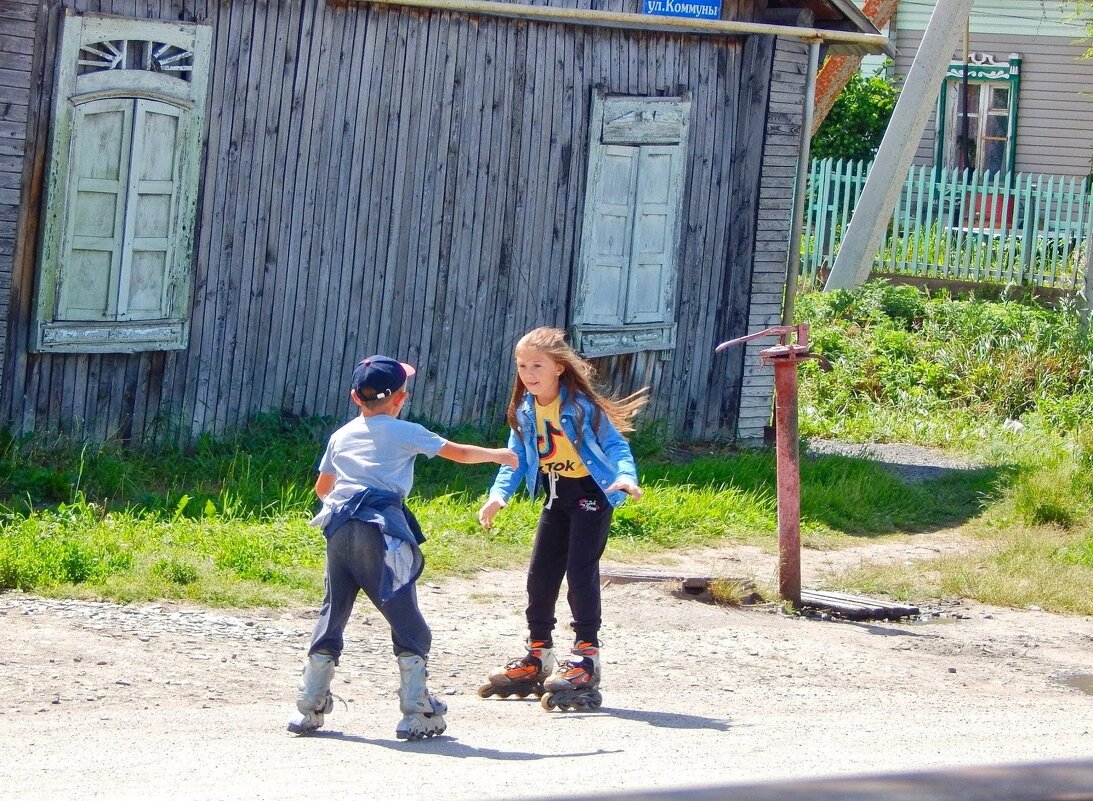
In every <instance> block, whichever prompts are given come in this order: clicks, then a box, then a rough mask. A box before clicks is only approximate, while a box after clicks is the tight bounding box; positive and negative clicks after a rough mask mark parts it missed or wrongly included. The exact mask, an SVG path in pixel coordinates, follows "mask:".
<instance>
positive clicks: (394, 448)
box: [311, 414, 448, 527]
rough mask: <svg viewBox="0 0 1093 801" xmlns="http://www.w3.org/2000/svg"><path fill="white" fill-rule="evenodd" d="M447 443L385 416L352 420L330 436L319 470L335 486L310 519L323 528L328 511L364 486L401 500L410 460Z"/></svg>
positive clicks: (410, 482) (409, 481) (409, 483)
mask: <svg viewBox="0 0 1093 801" xmlns="http://www.w3.org/2000/svg"><path fill="white" fill-rule="evenodd" d="M447 442H448V441H447V440H446V439H444V438H443V437H441V436H440V435H438V434H434V433H433V432H432V431H430V430H429V429H427V428H425V427H424V426H420V425H418V424H417V423H410V422H407V421H406V420H399V419H398V418H397V417H391V416H390V415H387V414H380V415H375V416H373V417H359V416H358V417H354V418H353V419H352V420H350V421H349V422H348V423H346V424H345V425H344V426H342V427H341V428H339V429H338V430H337V431H335V432H334V433H333V434H331V435H330V441H329V442H328V443H327V445H326V452H325V453H323V458H322V460H321V461H320V462H319V472H321V473H333V474H334V488H333V489H332V490H331V491H330V494H329V495H327V496H326V498H325V499H324V500H323V508H322V510H321V511H320V512H319V514H317V515H316V516H315V519H314V520H312V521H311V524H312V525H313V526H320V527H322V526H324V525H325V524H326V521H327V520H328V519H329V518H330V515H331V514H332V513H333V510H334V509H336V508H338V507H339V506H340V505H341V504H343V503H345V502H346V501H348V500H349V499H350V498H352V497H353V496H354V495H356V494H357V493H358V492H360V491H361V490H362V489H364V488H365V487H371V488H372V489H381V490H387V491H388V492H394V493H396V494H398V495H399V497H401V498H405V497H406V496H407V495H409V494H410V489H411V488H412V487H413V486H414V459H415V458H416V457H417V455H418V454H419V453H420V454H424V455H425V456H427V457H429V458H430V459H432V458H433V457H434V456H436V455H437V453H439V452H440V449H441V448H443V447H444V446H445V445H446V444H447Z"/></svg>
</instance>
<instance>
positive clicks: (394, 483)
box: [288, 356, 518, 740]
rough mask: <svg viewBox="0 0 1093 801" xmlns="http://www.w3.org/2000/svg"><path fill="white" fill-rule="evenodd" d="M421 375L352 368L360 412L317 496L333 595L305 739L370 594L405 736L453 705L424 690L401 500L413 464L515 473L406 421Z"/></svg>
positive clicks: (311, 673)
mask: <svg viewBox="0 0 1093 801" xmlns="http://www.w3.org/2000/svg"><path fill="white" fill-rule="evenodd" d="M414 372H415V370H414V368H413V367H411V366H410V365H408V364H403V363H401V362H398V361H396V360H394V359H391V358H388V357H386V356H371V357H369V358H367V359H365V360H364V361H362V362H361V363H360V364H358V365H357V367H356V369H355V370H354V371H353V384H352V387H351V389H350V392H349V397H350V398H351V399H352V400H353V402H354V403H355V404H357V406H358V407H360V414H359V415H358V416H357V417H356V418H354V419H353V420H352V421H350V422H349V423H346V424H345V425H344V426H342V427H341V428H339V429H338V430H337V431H335V432H334V433H333V434H332V435H331V437H330V441H329V443H328V444H327V446H326V452H325V453H324V454H323V458H322V461H321V462H320V463H319V478H318V480H316V482H315V494H316V495H318V496H319V499H320V500H321V501H322V502H323V506H322V509H321V510H320V512H319V513H318V514H317V515H316V516H315V518H314V519H313V520H312V521H311V524H312V525H314V526H319V527H321V528H322V529H323V534H324V535H325V536H326V539H327V543H326V576H325V584H326V594H325V597H324V598H323V606H322V610H321V613H320V617H319V620H318V622H317V623H316V624H315V631H314V634H313V635H312V638H311V648H310V649H309V650H308V657H307V662H306V663H305V664H304V671H303V678H302V679H301V680H300V685H299V689H300V692H299V695H297V697H296V708H297V709H298V710H299V714H297V715H296V716H295V717H293V718H292V720H290V721H289V724H288V729H289V731H291V732H294V733H296V734H307V733H308V732H312V731H314V730H315V729H317V728H319V727H320V726H322V725H323V715H324V714H328V713H329V712H330V711H331V710H332V709H333V708H334V699H333V696H332V695H331V694H330V682H331V680H332V679H333V678H334V667H335V665H337V664H338V659H339V657H340V656H341V653H342V648H343V645H344V642H343V638H342V635H343V632H344V631H345V626H346V623H348V622H349V615H350V613H351V612H352V611H353V602H354V601H355V600H356V597H357V593H358V592H359V591H360V590H364V592H365V594H366V595H367V596H368V598H369V600H371V601H372V603H373V604H375V606H376V608H377V609H378V610H379V612H380V614H382V615H383V616H384V618H385V619H386V620H387V622H388V623H389V624H390V625H391V641H392V643H393V644H394V652H395V656H396V657H398V665H399V676H400V679H401V686H400V688H399V707H400V709H401V711H402V713H403V718H402V720H401V721H399V724H398V727H397V728H396V729H395V735H396V736H397V737H398V738H399V739H404V740H417V739H421V738H422V737H432V736H433V735H434V734H441V733H443V731H444V727H445V722H444V713H445V712H447V711H448V708H447V706H446V705H445V704H444V703H443V702H442V701H440V700H439V699H437V698H436V697H435V696H434V695H432V694H431V693H430V692H429V691H428V689H427V688H426V686H425V679H426V675H427V674H426V671H425V663H426V661H427V660H428V658H429V648H430V646H431V644H432V632H431V631H430V630H429V627H428V626H427V625H426V623H425V620H424V618H422V616H421V611H420V610H419V609H418V604H417V589H416V585H415V582H416V580H417V577H418V576H419V575H420V574H421V569H422V566H423V565H424V559H423V557H422V555H421V549H420V547H419V545H420V543H422V542H424V541H425V538H424V537H423V536H422V534H421V528H420V526H419V525H418V522H417V520H416V519H415V518H414V515H413V513H411V512H410V510H409V509H408V508H407V507H406V505H405V503H404V499H405V498H406V496H407V495H408V494H409V493H410V488H411V486H412V485H413V482H414V459H415V457H416V456H417V455H418V454H419V453H423V454H425V455H426V456H428V457H429V458H432V457H434V456H437V455H439V456H442V457H444V458H445V459H450V460H452V461H453V462H460V463H462V464H476V463H479V462H495V463H497V464H507V465H509V466H510V467H516V465H517V463H518V459H517V456H516V454H515V453H513V452H512V451H510V450H508V449H506V448H480V447H477V446H475V445H460V444H458V443H455V442H448V441H447V440H445V439H443V438H442V437H440V436H438V435H436V434H434V433H432V432H431V431H429V430H428V429H426V428H424V427H422V426H420V425H417V424H416V423H410V422H407V421H405V420H399V419H398V414H399V412H401V411H402V407H403V405H405V403H406V399H407V397H408V396H409V393H408V392H407V391H406V381H407V379H408V378H409V377H410V376H412V375H414Z"/></svg>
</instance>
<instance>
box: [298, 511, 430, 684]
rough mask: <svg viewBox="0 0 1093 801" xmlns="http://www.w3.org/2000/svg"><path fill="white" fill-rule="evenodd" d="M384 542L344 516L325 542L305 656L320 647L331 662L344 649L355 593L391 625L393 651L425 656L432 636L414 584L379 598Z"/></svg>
mask: <svg viewBox="0 0 1093 801" xmlns="http://www.w3.org/2000/svg"><path fill="white" fill-rule="evenodd" d="M383 555H384V542H383V534H381V533H380V530H379V529H378V528H376V527H375V526H373V525H370V524H368V523H362V522H361V521H359V520H349V521H348V522H346V523H345V524H344V525H342V526H341V527H340V528H339V529H338V530H337V531H335V532H334V533H333V534H332V535H331V536H330V538H329V539H328V540H327V541H326V576H325V582H324V583H325V585H326V596H325V597H324V598H323V608H322V611H321V613H320V615H319V621H318V622H317V623H316V624H315V632H314V634H312V636H311V648H310V649H309V650H308V654H309V655H310V654H313V653H315V652H316V651H325V652H326V653H329V654H330V655H331V656H333V657H334V661H335V663H337V661H338V659H339V658H340V657H341V655H342V649H343V648H344V645H345V643H344V640H343V634H344V632H345V626H346V624H347V623H348V622H349V615H350V614H351V613H352V612H353V603H354V602H355V601H356V600H357V593H358V592H359V591H360V590H364V594H365V595H367V596H368V599H369V600H370V601H371V602H372V604H373V605H374V606H375V607H376V609H378V610H379V612H380V614H381V615H383V616H384V618H386V620H387V622H388V623H389V624H390V625H391V642H392V643H393V645H394V653H395V655H396V656H397V655H398V654H403V653H411V654H417V655H418V656H420V657H421V658H422V659H428V657H429V648H430V646H431V645H432V641H433V634H432V632H431V631H430V630H429V627H428V625H426V623H425V618H423V617H422V616H421V610H420V609H418V605H417V585H416V584H411V585H410V586H409V587H406V588H404V589H402V590H401V591H400V592H398V593H396V594H395V596H394V597H393V598H391V599H390V600H388V601H387V603H381V602H380V579H381V577H382V575H383Z"/></svg>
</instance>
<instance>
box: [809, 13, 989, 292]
mask: <svg viewBox="0 0 1093 801" xmlns="http://www.w3.org/2000/svg"><path fill="white" fill-rule="evenodd" d="M972 2H973V0H947V1H946V2H944V3H938V4H937V5H936V6H935V7H934V13H933V14H932V15H931V17H930V22H929V24H928V25H927V26H926V33H925V34H924V35H923V37H922V44H921V46H920V47H919V50H918V53H917V54H916V55H915V60H914V62H913V63H912V64H911V69H910V70H908V72H907V78H906V80H905V81H904V83H903V91H902V92H900V96H899V100H898V101H897V102H896V108H895V110H894V111H893V112H892V119H891V120H890V121H889V123H888V128H887V129H886V130H885V132H884V138H883V139H882V140H881V144H880V149H879V150H878V151H877V158H876V160H875V161H874V162H873V168H872V170H870V172H869V179H868V180H867V181H866V182H865V189H864V190H862V194H861V197H860V198H858V203H857V206H856V207H855V209H854V216H853V217H852V218H851V221H850V226H849V228H848V229H847V232H846V238H845V239H844V240H843V243H842V249H841V250H840V251H839V255H838V256H837V257H836V258H835V264H834V265H833V266H832V268H831V275H830V277H829V278H828V279H827V285H826V286H825V289H827V290H832V289H852V288H853V287H856V286H858V285H860V284H862V283H864V282H865V281H866V280H867V279H868V278H869V273H870V272H872V269H873V258H874V257H875V256H876V253H877V251H878V250H879V249H880V246H881V244H882V243H883V241H884V234H885V232H886V230H887V228H888V218H889V217H890V216H891V214H892V209H893V208H894V207H895V204H896V200H897V199H898V198H899V194H900V192H901V191H902V190H903V183H904V179H905V178H906V177H907V170H908V168H910V166H911V162H912V161H913V160H914V156H915V150H916V149H917V148H918V142H919V139H921V138H922V132H923V131H924V130H925V129H926V122H927V120H929V118H930V111H931V110H932V109H933V106H934V104H935V103H936V102H937V95H938V90H939V89H940V87H941V81H942V80H943V79H944V76H945V71H946V70H947V69H948V67H949V61H950V59H951V58H952V55H953V51H954V50H955V49H956V46H957V43H958V42H959V41H960V37H961V36H962V35H963V33H964V23H965V21H966V20H967V19H968V15H969V14H970V13H971V10H972Z"/></svg>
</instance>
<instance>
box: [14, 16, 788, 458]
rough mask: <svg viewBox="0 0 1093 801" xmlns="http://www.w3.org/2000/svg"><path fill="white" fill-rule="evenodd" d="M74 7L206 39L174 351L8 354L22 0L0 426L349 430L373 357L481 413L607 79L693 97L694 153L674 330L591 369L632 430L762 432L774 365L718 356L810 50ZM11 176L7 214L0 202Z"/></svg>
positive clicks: (494, 389) (25, 265)
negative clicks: (197, 178)
mask: <svg viewBox="0 0 1093 801" xmlns="http://www.w3.org/2000/svg"><path fill="white" fill-rule="evenodd" d="M70 5H71V6H73V7H74V8H75V10H76V11H78V12H81V13H83V12H93V13H112V14H118V15H123V16H132V17H146V18H151V19H164V20H175V19H186V20H193V21H198V22H207V23H208V24H210V25H211V26H212V28H213V50H212V64H211V76H210V83H209V97H210V102H209V107H208V111H207V114H206V117H205V120H206V122H205V125H206V130H205V141H206V149H205V154H204V167H203V177H202V190H201V202H200V207H199V211H198V214H199V219H198V235H197V236H198V238H197V245H196V247H195V253H196V256H195V260H196V264H195V268H194V269H195V272H194V287H193V293H192V298H193V300H192V311H191V316H190V325H191V327H190V340H189V346H188V348H186V349H185V350H182V351H169V352H151V353H136V354H49V353H38V354H35V353H28V352H27V350H26V347H25V343H26V342H27V341H28V331H29V327H30V325H31V309H32V306H33V297H34V295H33V293H34V291H35V282H34V278H35V260H36V257H37V254H36V243H37V239H38V230H37V225H38V223H37V215H38V213H39V212H38V210H39V208H40V206H41V191H42V190H41V185H42V176H43V170H44V165H45V160H46V158H47V154H46V150H47V141H48V139H47V132H48V128H49V126H48V117H49V110H50V108H51V104H52V101H53V97H52V93H53V87H52V81H53V78H52V75H53V67H54V63H53V62H54V59H55V55H56V51H57V47H58V42H57V38H58V31H59V17H60V13H61V11H60V5H59V4H58V3H56V2H52V1H51V0H46V2H42V3H41V4H40V5H38V4H35V3H29V2H28V3H25V5H21V6H19V7H20V8H22V9H23V18H22V19H21V20H20V22H21V23H22V26H21V27H20V28H19V31H20V33H19V36H18V38H19V39H20V42H21V43H18V44H13V45H11V47H10V48H8V46H7V44H5V42H6V40H7V38H8V36H7V31H8V29H9V27H12V26H11V25H9V24H8V22H7V21H6V20H5V27H4V35H3V36H2V37H0V54H3V53H8V52H10V53H12V54H14V55H18V56H21V57H26V58H23V60H18V59H17V62H18V63H19V64H21V65H23V66H22V68H21V70H22V71H21V72H19V74H20V75H21V76H22V77H20V78H19V79H18V80H15V81H10V83H13V84H14V85H13V86H10V87H7V84H6V83H5V78H4V77H3V76H4V75H6V74H7V73H4V72H0V92H7V93H8V94H3V95H0V110H2V109H4V108H5V106H4V105H3V100H2V98H3V97H5V96H8V95H9V94H10V95H11V96H13V97H24V98H26V102H25V103H23V104H22V110H21V111H13V112H11V113H12V114H15V115H20V119H15V120H14V121H15V122H17V123H20V124H22V123H23V121H24V120H26V121H27V123H26V125H25V126H24V127H23V128H22V130H25V131H26V132H27V139H26V151H27V156H26V159H22V154H21V153H20V154H18V157H19V160H20V164H19V165H18V166H19V176H20V177H19V181H18V182H15V181H14V179H6V178H3V175H4V174H5V171H8V172H10V169H9V168H8V167H10V165H12V164H14V162H11V161H2V160H0V213H4V214H6V216H3V217H0V293H3V292H5V291H7V290H5V284H4V283H3V281H4V272H3V271H4V267H5V265H7V266H8V268H7V275H8V286H10V292H11V296H12V297H11V302H10V321H9V324H8V325H7V326H5V327H3V330H4V331H7V332H10V334H11V341H12V342H18V343H22V344H20V345H19V347H11V348H8V350H7V354H6V356H5V357H4V358H3V360H2V361H0V369H5V370H6V371H7V372H6V375H7V376H8V377H9V378H10V380H5V381H4V382H3V384H2V385H0V386H2V387H3V389H2V390H0V420H5V421H10V424H11V425H12V426H13V428H15V429H16V430H18V431H65V432H68V433H71V434H74V435H85V436H90V437H92V438H95V439H100V440H101V439H109V438H120V439H122V440H128V439H146V438H149V437H157V436H167V437H170V438H183V439H185V438H189V437H193V436H195V435H197V434H199V433H201V432H207V431H211V432H218V431H223V430H226V429H230V428H232V427H235V426H238V425H239V424H241V423H242V422H244V421H245V420H246V419H247V418H248V417H250V416H251V415H253V414H254V413H256V412H260V411H274V412H283V413H287V414H291V415H329V416H334V417H338V418H343V417H345V416H347V415H348V414H350V413H351V411H352V407H351V406H350V405H349V403H348V397H347V395H348V392H347V390H348V387H347V376H348V375H349V374H350V372H351V370H352V367H353V365H354V364H355V362H356V361H357V360H359V359H360V358H362V357H363V356H366V355H368V354H370V353H374V352H386V353H390V354H392V355H396V356H398V357H400V358H403V359H405V360H408V361H411V362H412V363H414V364H416V365H417V366H418V368H419V374H418V376H417V377H416V378H415V379H414V381H413V384H412V387H411V390H412V392H411V402H410V407H409V412H410V414H411V415H412V416H414V417H418V418H422V419H427V420H430V421H433V422H435V423H439V424H458V423H471V424H483V423H485V424H491V425H498V424H500V422H501V420H502V418H503V410H504V407H505V405H506V403H507V399H508V394H509V392H510V389H511V382H512V374H513V366H512V348H513V344H514V343H515V341H516V339H517V338H518V337H519V336H520V335H521V334H522V333H523V332H525V331H526V330H528V329H530V328H532V327H535V326H538V325H555V326H560V327H566V326H567V325H568V323H569V314H570V309H571V308H572V302H573V297H572V293H573V292H574V285H575V265H576V263H577V260H578V252H577V250H578V248H579V245H580V230H579V228H580V221H581V219H582V216H583V205H584V200H585V183H586V170H587V161H588V158H587V156H588V142H589V130H588V127H589V119H590V112H591V108H590V105H591V93H592V90H593V87H595V86H602V87H603V88H604V89H605V90H606V91H607V92H609V93H620V94H633V95H658V94H659V95H678V94H681V93H684V92H689V93H690V94H691V98H692V103H693V117H692V124H691V129H692V132H693V133H692V139H693V141H692V142H691V145H690V147H689V149H688V157H687V158H688V162H689V163H688V168H687V170H688V172H687V181H686V190H685V194H684V199H683V210H684V211H683V218H684V222H683V227H682V232H681V242H680V253H681V255H680V259H679V277H678V281H677V287H678V289H677V291H678V293H679V298H678V302H677V304H676V308H677V323H678V331H679V334H678V345H677V347H676V348H675V349H674V350H672V351H666V352H663V353H644V354H636V355H631V356H621V357H610V358H606V359H601V360H598V362H597V367H598V369H599V371H600V374H601V376H602V377H603V378H604V379H605V381H606V383H607V384H608V385H609V386H610V387H611V388H612V389H614V390H615V391H618V392H628V391H631V390H633V389H636V388H637V387H639V386H643V385H646V384H648V385H650V386H651V387H652V399H653V400H652V403H651V405H650V409H649V412H648V417H649V418H650V419H656V420H658V421H661V422H662V423H663V425H664V428H665V431H666V432H667V433H670V434H673V435H675V436H678V437H681V438H694V439H706V438H731V437H733V436H734V435H735V434H736V433H737V430H736V424H737V420H738V419H739V420H740V424H741V425H740V432H739V433H740V434H742V435H743V436H747V437H753V436H757V435H758V434H759V433H761V430H762V425H763V424H765V423H766V416H767V415H768V413H769V400H770V391H771V389H770V387H771V378H770V376H768V375H766V371H760V370H758V368H757V364H756V363H755V362H756V360H755V358H754V356H753V353H752V350H751V349H749V351H748V354H747V356H746V358H745V355H744V353H743V352H742V351H741V352H740V353H739V354H738V355H730V356H728V357H726V356H724V355H722V356H718V357H714V355H713V347H714V345H716V344H717V343H718V342H720V341H722V340H724V339H727V338H730V337H733V336H739V335H741V334H743V333H746V332H747V331H748V330H753V329H755V328H756V327H765V326H766V325H769V324H774V323H776V322H777V318H778V315H779V310H780V303H781V293H782V285H783V283H784V278H785V258H786V236H787V234H788V230H789V213H790V211H789V210H790V206H791V202H792V192H793V180H792V169H793V166H794V165H795V163H796V145H797V141H796V137H797V133H796V131H797V130H799V125H800V104H801V99H802V97H803V80H804V61H805V47H804V46H803V45H800V44H797V43H794V42H792V41H790V40H778V43H777V47H775V40H773V39H770V38H759V37H741V38H735V39H719V40H715V39H713V38H709V37H697V36H684V35H676V34H665V33H643V32H631V31H619V30H608V29H602V28H587V27H578V26H566V25H553V24H547V23H536V22H528V21H520V20H512V19H501V18H488V17H478V18H475V17H468V16H465V15H459V14H453V13H445V12H439V11H429V12H425V11H420V10H407V9H398V8H390V7H378V6H370V5H367V4H360V5H353V6H350V7H342V6H337V5H329V4H327V3H324V2H311V1H309V2H301V0H289V1H288V2H267V1H266V0H249V1H248V2H228V3H209V2H205V1H204V0H102V1H101V2H98V1H96V0H74V2H71V3H70ZM595 5H596V7H597V8H599V7H607V6H611V7H613V8H614V9H615V10H633V4H632V3H625V2H622V0H612V2H611V3H608V4H602V3H596V4H595ZM12 6H13V3H12V2H11V0H8V2H7V3H6V4H5V5H4V6H3V8H4V9H7V8H9V7H12ZM32 12H33V13H32ZM749 13H750V11H749ZM726 16H727V17H728V16H732V15H731V14H727V15H726ZM28 26H29V27H28ZM13 30H14V28H13ZM29 41H34V42H35V46H34V47H33V48H29V47H28V46H27V44H26V43H27V42H29ZM17 47H18V48H22V49H20V50H17V49H16V48H17ZM27 50H31V52H30V53H28V52H25V51H27ZM28 58H29V59H30V60H31V61H27V59H28ZM31 62H33V63H31ZM4 69H6V68H5V67H4V66H3V63H2V62H0V70H4ZM772 80H773V81H774V88H773V91H771V81H772ZM4 87H7V88H6V89H5V88H4ZM8 89H10V90H12V91H10V92H8ZM20 91H21V92H22V93H23V94H21V95H20V94H18V92H20ZM768 103H769V105H770V109H771V113H770V114H769V115H768ZM795 126H796V127H795ZM0 137H2V134H0ZM0 141H4V140H3V139H2V138H0ZM3 156H4V154H3V153H0V159H2V158H3ZM5 165H8V166H7V167H6V166H5ZM4 181H6V182H7V183H4ZM9 183H14V184H15V185H14V186H13V187H11V188H12V189H16V190H19V191H21V193H22V199H23V206H22V208H23V209H24V219H23V220H22V222H21V223H20V224H19V225H18V226H16V220H15V214H14V210H15V208H16V207H15V206H9V207H4V206H3V205H2V202H3V200H4V199H5V197H8V196H6V195H3V194H2V193H3V192H4V190H5V189H6V188H8V184H9ZM9 199H12V200H16V199H18V198H17V197H15V196H14V195H12V196H11V197H10V198H9ZM5 208H7V211H6V212H4V209H5ZM9 218H10V219H9ZM0 302H2V305H0V309H7V308H9V304H8V303H7V302H6V297H4V296H2V295H0ZM0 355H3V352H2V350H0Z"/></svg>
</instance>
